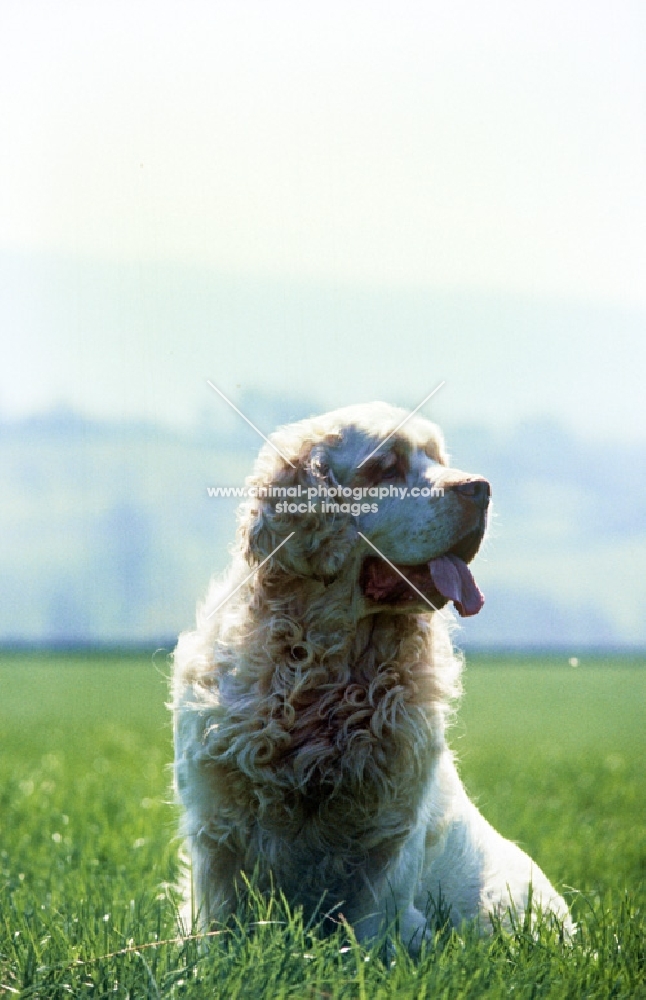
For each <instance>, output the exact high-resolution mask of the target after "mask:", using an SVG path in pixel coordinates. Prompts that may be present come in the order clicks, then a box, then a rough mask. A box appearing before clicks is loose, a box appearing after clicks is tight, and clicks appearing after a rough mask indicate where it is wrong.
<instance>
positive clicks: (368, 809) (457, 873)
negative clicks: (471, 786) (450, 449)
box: [173, 403, 571, 951]
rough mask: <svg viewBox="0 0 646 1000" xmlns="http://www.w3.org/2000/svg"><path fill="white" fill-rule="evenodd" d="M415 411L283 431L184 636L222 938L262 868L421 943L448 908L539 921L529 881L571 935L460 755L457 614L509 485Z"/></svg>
mask: <svg viewBox="0 0 646 1000" xmlns="http://www.w3.org/2000/svg"><path fill="white" fill-rule="evenodd" d="M405 417H406V414H405V412H404V411H403V410H399V409H395V408H393V407H391V406H388V405H386V404H384V403H374V404H371V405H360V406H353V407H348V408H346V409H342V410H337V411H335V412H333V413H328V414H325V415H324V416H321V417H315V418H312V419H309V420H304V421H301V422H300V423H297V424H293V425H290V426H286V427H283V428H281V429H280V430H279V431H278V432H277V433H276V434H275V435H274V436H273V438H272V441H273V443H274V445H275V446H276V448H277V449H278V450H279V451H280V453H281V455H282V456H284V457H281V456H279V455H278V454H277V453H276V452H275V451H274V450H273V449H272V448H271V447H269V446H268V445H265V446H264V447H263V449H262V451H261V453H260V456H259V458H258V461H257V464H256V467H255V469H254V472H253V475H252V476H251V477H250V479H249V480H248V481H247V486H248V487H249V499H248V500H247V501H246V502H245V503H243V505H242V506H241V508H240V512H239V529H238V535H237V547H236V549H235V552H234V555H233V563H232V565H231V567H230V570H229V572H228V574H227V576H226V578H225V579H224V580H222V581H219V582H215V581H214V582H213V583H212V585H211V588H210V590H209V593H208V596H207V599H206V601H205V603H204V604H203V605H202V606H201V607H200V608H199V610H198V615H197V628H196V629H195V631H192V632H187V633H184V634H183V635H181V637H180V639H179V642H178V645H177V649H176V651H175V656H174V678H173V711H174V720H175V748H176V751H175V782H176V789H177V794H178V796H179V799H180V801H181V804H182V806H183V811H184V821H183V822H184V828H183V833H184V835H185V837H186V840H187V844H188V849H189V854H190V861H191V868H192V885H193V898H194V903H195V904H196V908H197V911H198V912H199V917H200V920H201V924H202V926H209V925H211V924H212V923H213V922H214V921H220V920H223V919H225V918H226V916H227V914H228V913H229V912H230V911H231V909H232V907H233V906H234V905H235V897H236V885H237V884H239V882H240V874H241V872H242V873H247V874H248V875H249V876H251V875H252V874H255V877H256V879H257V883H258V885H259V887H260V889H261V890H267V889H269V887H270V886H271V885H272V884H273V885H274V886H276V887H277V888H279V889H280V890H282V891H283V892H284V893H285V895H286V897H287V899H288V900H289V901H290V902H291V903H292V904H294V905H302V906H303V908H304V911H305V913H306V914H312V913H315V912H317V907H322V908H321V909H319V910H318V912H321V913H323V912H325V911H330V910H333V909H334V908H335V907H336V910H335V912H336V913H337V914H338V913H339V912H341V913H343V915H344V917H345V919H347V920H348V921H349V922H350V923H351V924H352V925H353V926H354V929H355V932H356V934H357V936H358V937H359V939H362V940H365V939H370V938H373V937H375V936H377V935H378V934H379V933H381V932H382V930H383V928H385V927H386V926H387V925H388V924H389V923H390V922H392V921H393V920H394V919H395V917H396V918H397V920H398V926H399V928H400V931H401V934H402V937H403V938H404V939H405V940H406V941H407V943H408V944H409V947H410V948H411V950H412V951H416V950H417V949H418V948H419V945H420V943H421V941H422V939H423V938H424V937H425V936H426V935H427V934H428V929H427V917H428V912H429V909H428V908H429V900H431V901H433V900H434V901H435V902H436V903H437V901H438V900H440V899H441V900H442V901H443V903H444V905H445V906H446V907H448V908H449V915H450V919H451V920H452V921H453V922H454V923H455V924H458V923H459V922H460V921H462V920H464V919H470V918H477V917H481V918H484V920H483V924H484V925H486V924H487V922H488V921H487V915H488V914H490V913H498V914H499V915H501V916H504V915H505V913H506V912H507V911H508V909H509V907H510V905H511V906H512V907H513V908H515V910H516V911H517V912H518V914H519V915H521V916H522V914H523V913H524V912H525V910H526V907H527V901H528V892H529V889H530V884H531V886H532V898H533V901H534V903H537V904H539V906H541V907H542V908H543V909H544V910H550V911H552V912H553V913H554V914H556V915H557V917H558V918H559V919H560V920H562V921H563V922H564V923H565V925H566V929H567V927H569V926H571V925H570V922H569V915H568V910H567V907H566V905H565V903H564V901H563V899H562V898H561V897H560V896H559V894H558V893H557V892H556V890H555V889H554V888H553V887H552V886H551V885H550V883H549V881H548V880H547V878H546V877H545V875H544V874H543V872H542V871H541V869H540V868H538V866H537V865H535V864H534V863H533V862H532V861H531V860H530V858H529V857H528V856H527V855H526V854H524V853H523V851H522V850H520V848H519V847H517V846H516V845H515V844H513V843H510V842H509V841H508V840H505V839H504V838H503V837H501V836H500V835H499V834H498V833H496V831H495V830H494V829H493V828H492V827H491V826H490V825H489V823H488V822H487V821H486V820H485V819H484V817H483V816H482V815H481V814H480V813H479V812H478V810H477V809H476V807H475V805H474V804H473V803H472V802H470V801H469V799H468V797H467V795H466V792H465V790H464V788H463V786H462V784H461V782H460V779H459V777H458V773H457V770H456V767H455V764H454V761H453V758H452V755H451V751H450V750H449V748H448V746H447V742H446V728H447V720H448V715H449V711H450V706H451V702H452V700H453V699H454V698H455V697H456V696H457V694H458V693H459V672H460V666H461V661H460V658H459V657H458V656H456V654H455V653H454V652H453V650H452V647H451V642H450V639H449V631H448V627H447V625H448V616H447V613H446V611H445V612H442V608H444V607H445V605H447V603H448V602H449V601H451V602H453V604H454V606H455V608H456V609H457V611H458V612H459V614H460V615H463V616H465V615H472V614H476V613H477V612H478V611H479V610H480V608H481V606H482V603H483V600H484V599H483V597H482V594H481V593H480V591H479V589H478V586H477V584H476V582H475V580H474V578H473V575H472V573H471V570H470V569H469V563H470V562H471V560H472V559H473V557H474V556H475V554H476V552H477V551H478V548H479V546H480V542H481V540H482V537H483V534H484V531H485V523H486V516H487V507H488V504H489V494H490V490H489V484H488V483H487V482H486V480H484V479H483V478H481V477H480V476H474V475H469V474H467V473H464V472H460V471H459V470H457V469H452V468H450V467H449V465H448V464H447V458H446V454H445V451H444V445H443V441H442V436H441V433H440V431H439V430H438V428H437V427H435V426H434V425H433V424H431V423H429V422H428V421H427V420H425V419H422V418H421V417H419V416H414V417H412V418H410V419H409V420H407V421H406V422H405V423H404V424H403V426H401V427H400V428H399V429H398V430H396V428H397V427H398V425H399V424H401V422H402V421H403V420H404V419H405ZM393 431H394V433H393ZM375 449H376V450H375ZM371 453H373V454H371ZM369 456H370V457H369ZM285 459H288V460H289V462H288V461H286V460H285ZM366 459H367V461H366ZM289 463H291V464H289ZM286 539H287V540H286ZM281 543H282V544H281ZM253 570H255V572H252V571H253ZM250 574H251V575H250Z"/></svg>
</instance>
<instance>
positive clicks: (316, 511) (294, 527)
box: [239, 444, 357, 580]
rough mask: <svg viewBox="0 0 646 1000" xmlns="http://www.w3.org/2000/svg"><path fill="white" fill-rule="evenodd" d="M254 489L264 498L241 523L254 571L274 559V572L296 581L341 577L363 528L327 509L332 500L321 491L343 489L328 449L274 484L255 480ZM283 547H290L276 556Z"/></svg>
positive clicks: (285, 469) (317, 448) (317, 450)
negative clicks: (342, 568)
mask: <svg viewBox="0 0 646 1000" xmlns="http://www.w3.org/2000/svg"><path fill="white" fill-rule="evenodd" d="M250 485H252V486H254V487H255V489H256V491H257V493H258V494H259V495H258V497H257V499H255V500H253V501H252V502H251V503H250V504H249V505H248V506H247V508H246V510H245V511H244V512H243V516H242V519H241V523H240V529H239V530H240V534H241V543H242V546H243V549H244V552H245V557H246V559H247V561H248V562H249V563H251V564H252V565H254V564H257V563H259V562H262V561H263V560H264V559H267V557H269V556H271V559H270V560H269V566H270V567H271V568H274V567H276V568H281V569H283V570H284V571H286V572H288V573H290V574H292V575H295V576H305V577H313V578H314V579H319V580H327V579H330V578H332V577H334V576H336V575H337V573H338V572H339V570H340V569H341V567H342V565H343V563H344V562H345V560H346V559H347V557H348V555H349V554H350V551H351V549H352V546H353V545H354V543H355V541H356V539H357V528H356V525H355V523H354V519H353V517H352V515H351V514H341V513H334V514H333V513H329V512H327V511H325V510H324V509H323V503H324V502H325V501H326V500H327V497H326V496H325V495H322V496H321V495H319V491H321V492H323V489H322V488H325V489H329V488H330V487H332V486H334V487H336V486H338V483H337V481H336V479H335V478H334V473H333V472H332V469H331V468H330V464H329V460H328V454H327V449H326V447H325V445H322V444H317V445H314V447H313V448H312V449H311V450H310V451H309V453H308V454H307V455H306V456H305V457H304V458H303V460H302V461H300V462H299V463H298V464H297V465H296V467H295V468H291V467H289V466H282V467H281V469H280V470H279V471H278V472H277V473H274V476H273V478H272V479H271V481H267V480H265V481H264V482H261V481H259V480H254V481H252V482H251V484H250ZM299 487H300V495H298V488H299ZM314 489H316V491H317V495H316V496H315V495H314V492H313V491H314ZM263 490H264V494H263ZM308 490H309V491H310V492H309V496H308ZM267 493H269V494H270V495H265V494H267ZM271 493H274V494H275V495H271ZM294 505H297V506H299V507H300V508H301V509H300V510H299V511H296V512H294V511H293V510H292V511H291V512H290V511H289V510H288V506H292V507H293V506H294ZM292 532H293V534H292V537H291V538H289V540H288V541H285V540H286V539H287V538H288V536H289V535H290V534H291V533H292ZM281 542H285V544H284V545H283V546H282V547H281V548H280V549H279V551H278V552H276V554H275V555H272V553H273V552H274V551H275V550H276V548H277V547H278V546H279V545H280V544H281Z"/></svg>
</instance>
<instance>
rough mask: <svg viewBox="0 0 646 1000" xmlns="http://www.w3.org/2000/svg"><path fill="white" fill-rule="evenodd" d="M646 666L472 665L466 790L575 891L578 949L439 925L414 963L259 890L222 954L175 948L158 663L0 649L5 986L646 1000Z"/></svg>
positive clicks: (541, 933) (538, 937) (375, 999)
mask: <svg viewBox="0 0 646 1000" xmlns="http://www.w3.org/2000/svg"><path fill="white" fill-rule="evenodd" d="M645 667H646V662H644V661H643V660H639V659H635V660H630V659H627V658H624V659H606V660H604V659H596V660H594V659H589V660H586V659H585V658H583V659H582V662H581V664H580V666H579V667H577V668H572V667H570V666H568V665H567V662H566V660H565V658H558V657H543V658H541V657H526V658H521V659H520V660H519V659H518V658H516V659H512V658H495V657H487V658H484V657H481V658H479V659H478V658H474V659H473V660H470V661H469V666H468V669H467V672H466V677H465V689H466V693H465V697H464V699H463V702H462V705H461V708H460V713H459V716H458V721H457V722H456V724H455V726H454V729H453V731H452V744H453V746H454V748H455V749H456V751H457V753H458V756H459V759H460V762H461V764H460V768H461V772H462V774H463V777H464V779H465V782H466V784H467V787H468V788H469V791H470V793H471V794H472V795H473V796H474V797H475V798H476V799H477V801H478V803H479V805H480V808H481V809H482V811H483V812H484V813H485V815H486V816H487V818H488V819H489V820H491V822H492V823H493V824H494V825H495V826H496V827H497V828H498V829H500V830H501V832H503V833H504V834H505V835H506V836H509V837H512V838H513V839H515V840H517V841H518V842H520V843H521V845H522V846H523V847H524V848H525V849H526V850H528V851H529V853H530V854H531V855H532V856H533V857H534V858H535V859H536V860H537V861H538V862H539V864H540V865H541V867H542V868H543V869H544V870H545V871H546V873H547V874H548V876H549V877H550V878H551V880H552V881H553V882H554V883H555V884H556V885H557V886H559V887H561V888H562V887H563V886H564V885H565V886H569V887H573V890H575V891H569V890H568V891H566V895H568V898H569V900H570V902H571V905H572V908H573V911H574V915H575V917H576V919H577V921H578V923H579V927H580V930H579V933H578V937H577V939H576V940H575V941H574V943H573V944H572V945H571V946H568V945H563V943H562V942H561V941H560V940H559V935H558V929H557V928H555V927H553V926H551V925H550V923H549V921H547V922H544V923H542V924H540V925H539V928H538V931H537V933H534V934H530V933H529V931H528V928H527V927H523V926H518V927H516V929H515V931H514V932H513V933H507V932H505V931H504V930H502V929H501V928H498V929H496V930H495V931H494V933H493V934H492V935H491V936H490V937H487V938H479V937H477V936H476V935H475V933H474V931H473V928H470V927H468V926H467V927H463V928H462V929H461V930H460V931H459V932H458V931H454V930H453V931H452V930H450V929H449V928H448V927H446V926H444V927H442V926H441V925H439V926H438V927H437V929H436V934H435V940H434V942H433V945H432V946H431V947H429V948H427V949H426V950H425V951H424V952H423V954H422V956H421V958H420V959H419V960H418V961H412V960H411V959H410V958H409V957H408V955H407V953H406V951H405V949H404V948H402V947H401V946H400V945H396V948H395V951H394V953H389V955H388V958H387V959H386V958H385V957H384V951H383V949H380V948H379V947H377V946H375V947H374V948H373V949H371V950H368V951H366V950H365V949H363V948H361V947H359V946H358V945H357V944H356V942H355V941H354V938H353V937H352V934H351V931H349V930H347V929H343V928H340V930H339V932H338V934H337V936H336V937H332V938H328V939H320V938H319V937H318V936H317V934H316V932H315V929H313V928H308V927H305V926H303V922H302V920H301V919H300V915H299V914H298V913H290V912H289V909H288V907H287V906H286V905H285V903H284V901H281V900H280V898H278V899H273V900H269V901H265V900H262V899H257V898H255V897H254V896H253V893H252V894H251V898H250V899H249V900H247V901H246V902H241V904H240V912H239V914H238V920H237V923H236V924H235V925H234V926H232V927H231V928H230V929H228V930H227V931H226V932H224V933H222V934H221V935H220V936H219V937H217V938H216V939H215V943H213V944H212V945H211V946H210V947H209V948H204V947H200V946H198V944H197V943H196V942H195V941H188V942H185V943H182V942H180V941H178V940H177V939H176V932H175V915H176V910H175V904H176V897H175V893H174V890H173V885H174V883H175V881H176V879H177V876H178V864H177V849H178V844H177V842H176V840H175V826H176V814H175V810H174V807H173V806H172V805H171V804H170V803H169V798H170V796H169V783H170V777H169V773H168V768H167V765H168V763H169V761H170V753H171V731H170V724H169V719H168V716H167V712H166V710H165V708H164V701H165V698H166V696H167V682H166V676H165V675H166V674H167V669H168V668H167V664H166V661H165V658H164V656H163V655H158V656H157V657H155V658H154V659H153V657H152V656H151V657H146V656H117V655H113V656H106V655H100V654H97V655H92V656H88V655H80V654H77V655H63V654H50V655H47V654H43V655H27V654H5V655H3V656H2V657H0V692H1V696H0V725H1V727H2V753H1V757H0V996H4V995H6V996H7V997H10V996H22V997H38V998H45V997H70V996H72V997H93V998H95V997H108V996H110V997H113V998H116V997H132V998H135V997H136V998H140V997H142V998H143V997H152V998H161V997H164V998H166V997H169V998H170V997H172V998H180V997H181V998H184V997H186V998H197V997H204V998H206V997H209V998H213V997H222V998H235V997H240V998H243V997H250V996H251V997H254V998H257V1000H260V998H264V997H268V998H272V1000H273V998H287V997H289V998H298V1000H301V998H312V1000H314V998H317V1000H318V998H321V1000H323V998H326V1000H327V998H330V1000H333V998H351V997H352V998H354V997H356V998H359V1000H380V998H404V1000H406V998H409V997H410V998H413V997H417V998H420V1000H421V998H425V997H426V998H431V997H433V998H435V997H446V998H453V997H456V998H457V997H460V998H467V997H469V998H470V997H507V996H515V997H522V998H524V997H572V998H577V1000H578V998H581V997H626V998H637V997H646V968H645V965H646V963H645V958H646V944H645V942H646V916H645V913H646V889H645V885H644V871H645V867H646V808H645V806H646V788H645V785H644V780H643V772H644V762H645V760H646V732H645V730H646V726H644V707H645V705H646V669H645ZM568 893H569V894H568ZM164 941H166V942H168V943H163V942H164Z"/></svg>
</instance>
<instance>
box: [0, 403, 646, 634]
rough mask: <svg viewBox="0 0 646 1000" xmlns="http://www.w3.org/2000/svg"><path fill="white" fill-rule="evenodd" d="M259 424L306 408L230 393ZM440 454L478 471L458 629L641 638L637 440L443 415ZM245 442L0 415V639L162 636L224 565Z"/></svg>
mask: <svg viewBox="0 0 646 1000" xmlns="http://www.w3.org/2000/svg"><path fill="white" fill-rule="evenodd" d="M239 405H241V408H242V409H243V410H244V412H245V413H247V414H248V416H249V417H250V419H251V420H253V421H254V422H255V423H257V425H258V426H259V427H260V428H261V429H263V431H265V432H268V431H269V430H271V429H273V428H274V427H275V426H277V425H278V424H280V423H283V422H285V421H288V420H294V419H298V418H299V417H302V416H306V415H308V414H309V413H310V412H313V410H315V409H316V407H312V404H311V403H309V404H308V403H306V402H305V401H304V400H302V399H301V400H299V399H291V400H283V399H282V398H281V397H279V396H273V395H269V394H268V395H267V396H264V397H263V396H259V395H258V393H254V395H253V398H251V397H250V398H248V399H247V398H245V399H242V400H240V401H239ZM446 437H447V442H448V445H449V450H450V452H451V456H452V460H453V463H454V464H455V465H456V466H458V467H459V468H464V469H466V470H468V471H470V472H481V473H482V474H484V475H486V476H487V478H488V479H489V480H490V481H491V483H492V485H493V496H494V516H493V518H492V527H491V531H490V534H489V537H488V539H487V541H486V543H485V546H484V547H483V550H482V552H481V553H480V554H479V556H478V558H477V560H476V564H475V565H476V577H477V579H478V582H479V584H480V586H481V588H482V590H483V591H484V593H485V596H486V604H485V608H484V609H483V611H482V612H481V613H480V615H478V616H477V618H474V619H470V620H469V621H467V622H465V623H463V624H462V629H461V631H460V632H459V633H458V635H457V639H458V642H459V643H461V644H464V645H478V646H527V645H536V646H564V647H568V648H570V647H571V649H572V651H573V652H576V649H577V648H580V647H585V646H623V645H632V644H638V645H641V644H646V576H645V574H644V573H643V571H642V566H643V565H644V562H645V557H646V517H645V513H646V510H645V507H646V499H645V498H646V446H644V445H639V444H630V445H625V446H622V445H621V444H618V445H615V446H614V447H613V448H612V450H609V449H608V448H607V446H604V447H603V448H598V447H595V445H594V444H593V443H591V442H586V441H583V440H581V439H579V438H576V437H575V436H573V435H572V434H570V433H569V432H568V431H566V430H565V429H564V428H563V427H562V426H560V425H559V424H557V423H554V422H551V421H547V420H542V421H541V420H535V421H531V422H527V423H525V424H521V425H518V426H517V427H516V428H514V430H513V431H511V432H508V433H502V432H494V431H491V430H486V429H483V428H481V427H480V428H469V427H454V428H448V429H446ZM258 446H259V442H258V438H257V436H256V435H255V433H254V432H253V431H252V430H251V429H250V428H248V427H247V426H246V425H245V424H244V423H243V422H242V421H239V423H238V422H235V421H229V422H227V423H225V425H224V430H223V429H222V425H217V424H216V423H215V419H214V418H212V417H208V416H204V418H203V420H202V423H201V424H200V426H199V427H197V428H196V429H195V430H194V431H192V432H190V433H184V434H182V433H179V432H173V431H172V430H168V429H165V428H162V427H159V426H152V425H146V424H137V423H110V422H107V421H99V420H86V419H83V418H81V417H80V416H78V415H76V414H74V413H72V412H69V411H66V410H57V411H53V412H50V413H47V414H43V415H40V416H35V417H31V418H29V419H24V420H20V421H11V422H4V423H2V424H0V467H1V468H2V481H3V489H2V491H1V492H0V531H1V536H2V548H1V551H0V642H3V643H31V642H38V643H44V644H47V643H56V644H67V643H81V642H82V643H86V642H88V643H89V642H100V643H121V642H156V643H157V642H158V643H166V644H169V643H171V642H172V641H173V638H174V636H176V634H177V632H178V631H180V630H181V629H184V628H187V627H190V626H191V624H192V621H193V617H194V609H195V604H196V601H197V600H198V599H200V598H201V596H202V595H203V593H204V590H205V588H206V585H207V583H208V580H209V577H210V575H211V574H212V573H214V572H219V571H221V570H222V569H224V568H225V566H226V564H227V561H228V554H227V546H228V545H229V543H230V542H231V540H232V538H233V534H234V529H235V516H234V512H235V506H236V501H235V500H228V499H221V498H218V499H212V498H209V497H208V496H207V489H206V488H207V486H213V485H216V486H229V485H232V486H235V485H242V484H243V482H244V478H245V476H246V475H247V474H248V473H249V471H250V469H251V465H252V462H253V459H254V457H255V454H256V453H257V450H258Z"/></svg>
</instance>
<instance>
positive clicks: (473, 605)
mask: <svg viewBox="0 0 646 1000" xmlns="http://www.w3.org/2000/svg"><path fill="white" fill-rule="evenodd" d="M428 568H429V570H430V571H431V578H432V580H433V583H434V584H435V586H436V587H437V589H438V590H439V592H440V594H441V595H442V597H448V599H449V600H450V601H453V603H454V604H455V606H456V608H457V609H458V614H460V615H461V616H462V618H468V617H469V615H477V614H478V611H479V610H480V608H481V607H482V605H483V604H484V595H483V594H482V592H481V591H480V588H479V587H478V584H477V583H476V582H475V580H474V579H473V575H472V573H471V570H470V569H469V567H468V566H467V564H466V563H465V561H464V559H460V557H459V556H453V555H448V556H440V557H439V558H438V559H431V561H430V563H429V564H428Z"/></svg>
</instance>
